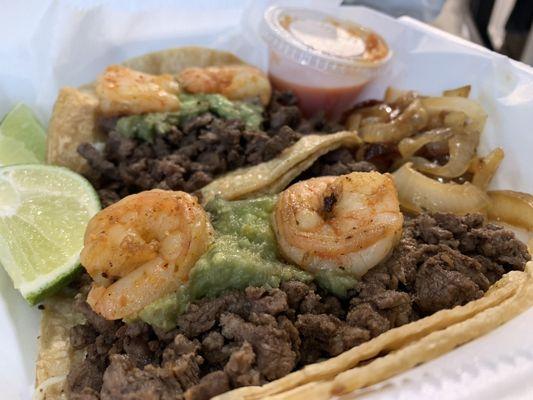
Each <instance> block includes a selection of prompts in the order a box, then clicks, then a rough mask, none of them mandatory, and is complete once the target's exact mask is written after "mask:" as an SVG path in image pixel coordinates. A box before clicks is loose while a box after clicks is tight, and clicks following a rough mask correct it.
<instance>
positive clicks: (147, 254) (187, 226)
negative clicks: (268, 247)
mask: <svg viewBox="0 0 533 400" xmlns="http://www.w3.org/2000/svg"><path fill="white" fill-rule="evenodd" d="M212 236H213V228H212V227H211V223H210V222H209V218H208V216H207V214H206V212H205V211H204V209H203V208H202V207H201V206H200V205H199V204H198V202H197V200H196V198H195V197H193V196H191V195H189V194H187V193H184V192H172V191H165V190H157V189H155V190H151V191H148V192H142V193H138V194H134V195H131V196H127V197H125V198H123V199H122V200H120V201H119V202H118V203H115V204H113V205H111V206H109V207H107V208H105V209H104V210H102V211H100V212H99V213H98V214H96V215H95V216H94V217H93V218H92V219H91V221H90V222H89V225H88V226H87V230H86V232H85V239H84V248H83V250H82V252H81V264H82V265H83V266H84V267H85V269H86V270H87V272H88V273H89V275H91V277H92V278H93V280H94V284H93V286H92V288H91V291H90V292H89V295H88V297H87V302H88V303H89V305H90V306H91V307H92V309H93V310H94V311H95V312H96V313H98V314H100V315H102V316H103V317H104V318H106V319H119V318H124V317H127V316H130V315H133V314H135V313H136V312H138V311H140V310H141V309H142V308H144V307H145V306H147V305H148V304H150V303H152V302H153V301H155V300H157V299H158V298H160V297H162V296H164V295H166V294H168V293H171V292H173V291H175V290H176V289H177V288H178V287H179V286H180V285H181V284H182V283H184V282H186V281H187V279H188V275H189V271H190V269H191V268H192V267H193V266H194V264H195V263H196V261H197V260H198V258H200V256H201V255H202V254H203V253H204V252H205V251H206V250H207V248H208V247H209V245H210V244H211V242H212Z"/></svg>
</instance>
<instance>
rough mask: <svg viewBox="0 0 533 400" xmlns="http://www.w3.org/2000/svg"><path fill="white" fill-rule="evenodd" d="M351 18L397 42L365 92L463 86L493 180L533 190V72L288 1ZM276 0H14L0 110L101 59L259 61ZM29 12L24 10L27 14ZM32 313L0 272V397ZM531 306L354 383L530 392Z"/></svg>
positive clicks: (366, 15)
mask: <svg viewBox="0 0 533 400" xmlns="http://www.w3.org/2000/svg"><path fill="white" fill-rule="evenodd" d="M277 3H283V4H287V3H288V4H291V5H299V6H302V5H305V6H307V7H317V8H321V9H323V10H324V11H327V12H329V13H331V14H334V15H336V16H338V17H341V18H346V19H354V20H355V21H356V22H358V23H360V24H362V25H367V26H369V27H370V28H372V29H374V30H376V31H377V32H379V33H381V34H382V35H383V36H384V37H385V38H386V39H387V40H388V42H389V43H390V44H391V47H392V49H393V51H394V52H395V55H394V59H393V61H392V62H391V64H390V68H389V70H388V71H387V72H386V73H385V74H384V75H383V76H381V77H380V78H379V79H378V80H377V81H376V82H375V83H374V84H373V85H372V86H370V87H368V88H367V89H366V90H365V92H364V93H363V95H362V96H363V97H365V98H369V97H377V98H380V97H382V95H383V92H384V89H385V88H386V87H387V86H389V85H392V86H395V87H399V88H403V89H415V90H418V91H420V92H422V93H426V94H438V93H440V92H441V91H442V90H443V89H447V88H453V87H457V86H461V85H464V84H471V85H472V86H473V94H472V96H473V97H474V98H475V99H477V100H479V101H480V102H481V103H482V105H483V106H484V108H485V109H486V110H487V111H488V113H489V119H488V122H487V128H486V131H485V132H484V134H483V138H482V144H481V152H482V153H483V152H486V151H488V150H489V149H491V148H493V147H495V146H501V147H503V148H504V149H505V152H506V158H505V160H504V162H503V164H502V166H501V169H500V171H499V174H498V176H497V178H496V179H495V181H494V183H493V184H494V186H495V187H497V188H509V189H515V190H522V191H527V192H533V190H532V189H533V170H532V169H531V168H530V167H529V161H530V153H532V152H533V135H532V134H531V127H532V126H533V70H532V69H531V68H530V67H527V66H525V65H523V64H520V63H516V62H512V61H510V60H509V59H507V58H506V57H503V56H501V55H498V54H496V53H492V52H490V51H488V50H486V49H483V48H481V47H479V46H477V45H474V44H472V43H469V42H466V41H464V40H462V39H459V38H456V37H453V36H451V35H448V34H446V33H444V32H441V31H438V30H436V29H434V28H431V27H429V26H427V25H424V24H422V23H420V22H417V21H415V20H412V19H410V18H405V17H403V18H399V19H393V18H390V17H387V16H385V15H383V14H380V13H377V12H374V11H372V10H369V9H366V8H362V7H338V6H337V5H336V3H337V2H336V1H327V0H317V1H285V2H277ZM270 4H273V2H269V1H265V0H261V1H254V2H253V3H252V2H250V4H248V2H247V1H240V0H224V1H214V0H198V1H195V2H187V4H182V3H181V2H173V1H170V0H155V1H151V2H142V1H140V0H136V1H129V2H127V3H126V2H110V1H106V0H85V1H84V0H73V1H71V2H69V3H68V4H66V3H61V4H60V3H59V2H55V1H48V2H47V1H38V0H28V1H26V2H24V4H18V3H17V2H11V3H10V4H6V5H4V7H3V12H2V14H1V15H0V34H2V37H4V38H5V41H4V43H3V46H2V47H1V48H0V57H1V58H2V60H3V62H2V63H1V65H0V113H5V112H7V111H8V109H9V108H10V107H11V106H13V105H14V104H15V103H16V102H18V101H24V102H26V103H27V104H28V105H29V106H31V107H33V108H34V109H35V110H36V112H37V113H38V115H39V116H40V117H41V118H42V119H43V120H46V119H47V118H48V116H49V115H50V111H51V107H52V105H53V102H54V99H55V95H56V93H57V91H58V88H59V87H61V86H65V85H72V86H76V85H79V84H82V83H85V82H88V81H91V80H92V79H94V77H95V76H96V75H97V74H98V73H99V72H100V71H101V70H102V69H103V68H104V67H105V66H107V65H108V64H111V63H113V62H119V61H121V60H123V59H125V58H129V57H133V56H136V55H140V54H143V53H146V52H149V51H155V50H160V49H164V48H168V47H174V46H181V45H191V44H197V45H204V46H211V47H215V48H220V49H226V50H230V51H233V52H235V53H237V54H238V55H239V56H241V57H242V58H244V59H246V60H247V61H249V62H252V63H254V64H256V65H259V66H262V67H264V66H266V51H265V47H264V45H263V44H262V43H261V42H260V41H259V39H258V37H257V32H256V27H257V26H258V21H259V18H260V16H261V13H262V11H263V10H264V8H265V7H266V6H267V5H270ZM28 10H31V12H29V11H28ZM38 323H39V311H37V310H36V309H35V308H30V307H28V306H27V304H26V303H25V302H24V300H23V299H22V298H21V297H20V295H19V294H18V293H17V292H16V291H15V290H14V289H13V288H12V285H11V282H10V280H9V278H8V277H7V275H6V274H5V273H4V272H3V271H0V339H1V342H2V346H0V371H1V372H2V373H1V374H0V398H2V399H3V398H5V399H21V400H27V399H29V398H30V396H31V392H32V390H31V389H32V387H33V380H34V365H35V357H36V352H37V340H36V338H37V335H38ZM532 331H533V310H529V311H527V312H526V313H524V314H522V315H520V316H519V317H517V318H515V319H513V320H512V321H510V322H509V323H507V324H505V325H504V326H502V327H500V328H498V329H496V330H494V331H493V332H491V333H490V334H488V335H485V336H483V337H482V338H480V339H478V340H475V341H473V342H471V343H469V344H466V345H464V346H462V347H460V348H458V349H456V350H454V351H452V352H450V353H448V354H446V355H445V356H443V357H440V358H438V359H436V360H434V361H431V362H428V363H426V364H424V365H422V366H419V367H417V368H414V369H412V370H411V371H408V372H406V373H404V374H401V375H399V376H397V377H395V378H393V379H391V380H389V381H387V382H385V383H383V384H380V385H377V386H375V387H372V388H369V389H365V390H364V391H363V392H364V393H359V395H360V396H362V397H361V398H365V399H373V400H375V399H388V398H398V399H426V398H430V397H431V398H438V399H457V400H459V399H467V398H468V399H471V398H476V399H477V398H480V399H481V398H482V399H520V398H523V399H526V398H532V397H533V396H532V395H531V393H533V382H532V380H531V376H533V335H531V334H530V332H532Z"/></svg>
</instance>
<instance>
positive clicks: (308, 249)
mask: <svg viewBox="0 0 533 400" xmlns="http://www.w3.org/2000/svg"><path fill="white" fill-rule="evenodd" d="M402 224H403V215H402V213H401V212H400V207H399V203H398V196H397V193H396V190H395V188H394V184H393V182H392V179H391V178H390V176H389V175H383V174H380V173H378V172H353V173H351V174H349V175H342V176H339V177H333V176H326V177H321V178H313V179H309V180H306V181H302V182H299V183H296V184H294V185H293V186H291V187H289V188H288V189H286V190H285V191H284V192H282V193H281V195H280V198H279V200H278V202H277V204H276V208H275V211H274V216H273V227H274V231H275V233H276V238H277V241H278V246H279V248H280V252H281V253H282V255H283V256H284V257H285V258H286V259H287V260H289V261H290V262H292V263H294V264H296V265H298V266H300V267H301V268H303V269H306V270H309V271H310V272H314V273H317V272H318V271H320V270H323V269H331V270H336V269H339V270H344V271H346V272H348V273H350V274H352V275H354V276H355V277H361V276H362V275H364V273H365V272H366V271H368V270H369V269H370V268H372V267H373V266H375V265H376V264H378V263H379V262H380V261H381V260H383V259H384V258H385V257H387V255H388V254H389V253H390V252H391V250H392V249H393V248H394V246H395V245H396V243H397V242H398V240H399V238H400V235H401V232H402Z"/></svg>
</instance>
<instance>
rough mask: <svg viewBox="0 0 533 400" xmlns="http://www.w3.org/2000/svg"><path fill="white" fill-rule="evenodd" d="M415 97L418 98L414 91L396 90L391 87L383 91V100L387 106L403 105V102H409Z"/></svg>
mask: <svg viewBox="0 0 533 400" xmlns="http://www.w3.org/2000/svg"><path fill="white" fill-rule="evenodd" d="M417 97H419V95H418V93H417V92H415V91H412V90H402V89H396V88H393V87H392V86H389V87H388V88H387V89H386V90H385V98H384V99H383V100H384V101H385V103H387V104H392V103H405V101H409V102H411V101H413V100H414V99H415V98H417Z"/></svg>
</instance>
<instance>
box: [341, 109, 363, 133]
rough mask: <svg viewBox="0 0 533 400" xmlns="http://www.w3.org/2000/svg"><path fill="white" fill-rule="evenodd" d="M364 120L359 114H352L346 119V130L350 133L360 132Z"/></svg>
mask: <svg viewBox="0 0 533 400" xmlns="http://www.w3.org/2000/svg"><path fill="white" fill-rule="evenodd" d="M362 119H363V117H362V115H361V114H359V113H352V114H350V115H349V116H348V118H346V124H345V125H346V129H347V130H349V131H357V130H359V126H360V125H361V120H362Z"/></svg>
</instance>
